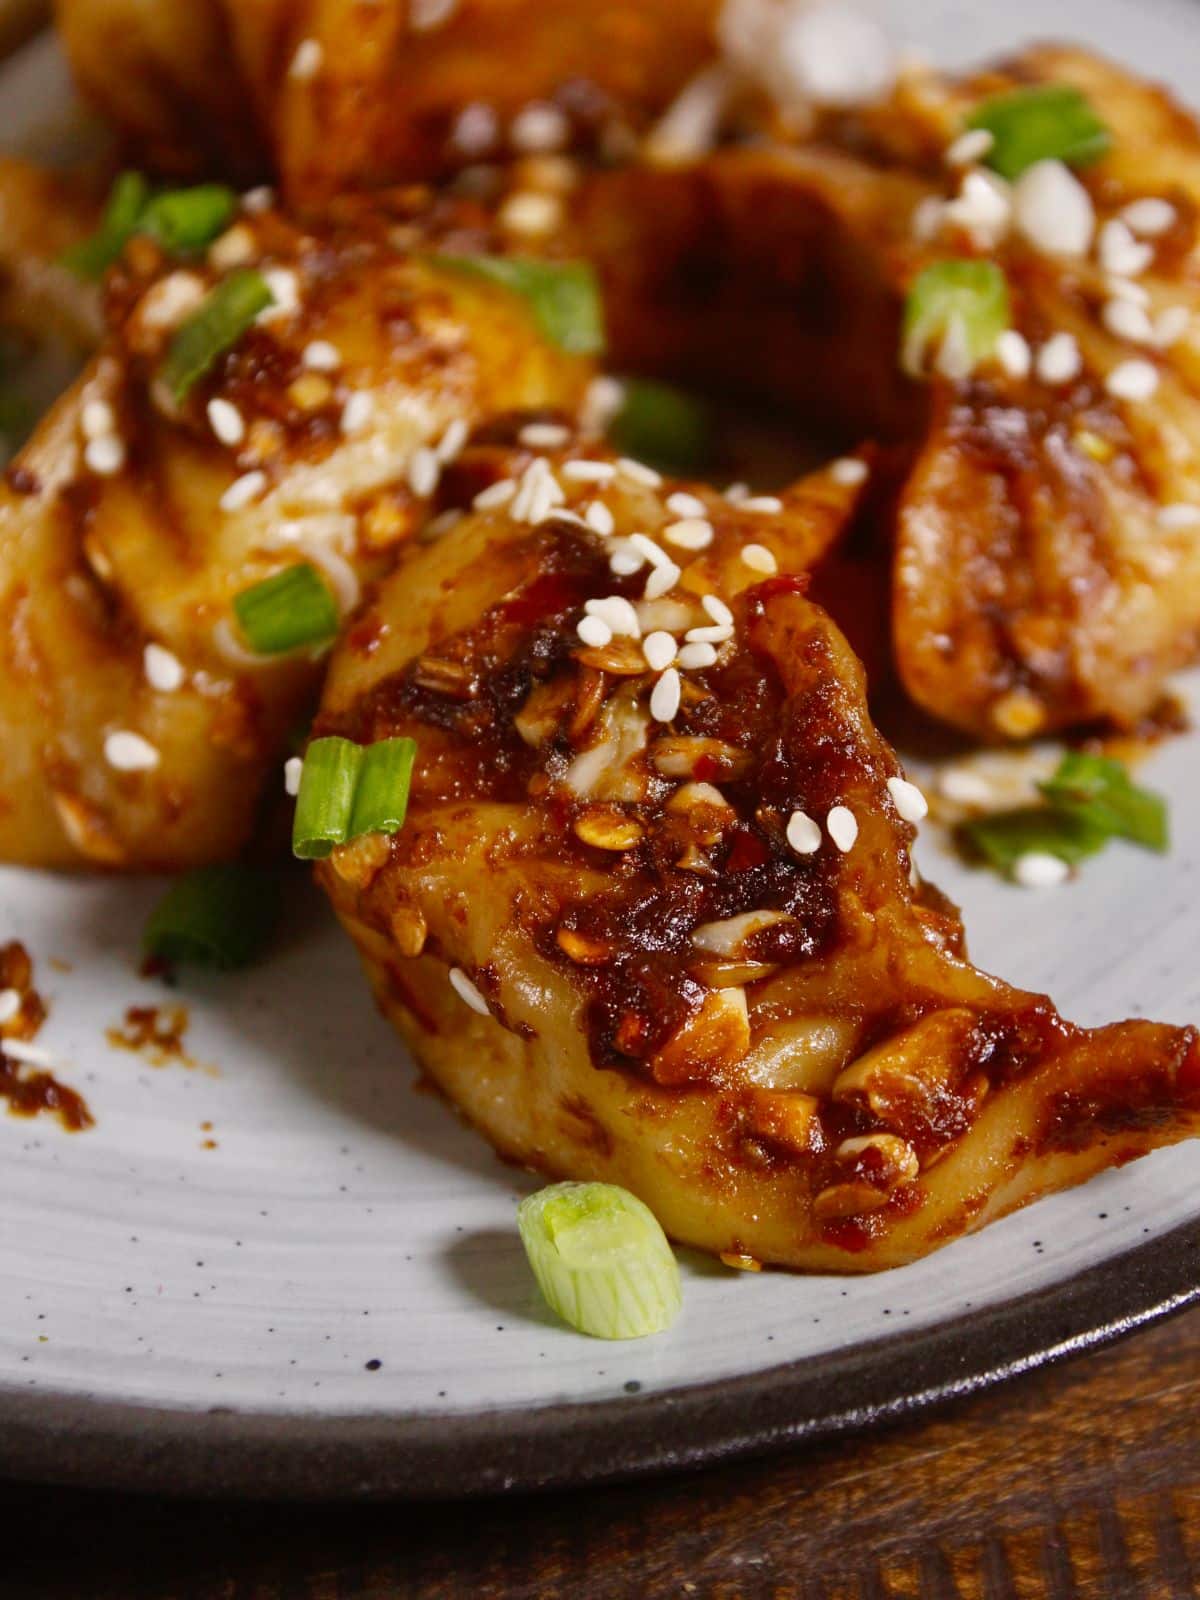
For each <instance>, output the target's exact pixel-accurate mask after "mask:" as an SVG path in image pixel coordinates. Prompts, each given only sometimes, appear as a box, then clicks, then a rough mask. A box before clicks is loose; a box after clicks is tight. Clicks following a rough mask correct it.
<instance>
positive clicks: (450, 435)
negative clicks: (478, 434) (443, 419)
mask: <svg viewBox="0 0 1200 1600" xmlns="http://www.w3.org/2000/svg"><path fill="white" fill-rule="evenodd" d="M470 434H471V428H470V424H469V423H468V422H467V420H466V418H465V417H455V418H454V420H453V422H450V423H447V425H446V431H445V433H443V434H442V437H441V438H440V439H439V440H438V442H437V458H438V460H439V461H440V462H441V463H442V465H443V466H447V465H448V464H449V463H450V462H451V461H455V460H457V459H458V457H459V456H460V455H461V454H462V448H463V445H465V444H466V442H467V440H468V438H469V437H470Z"/></svg>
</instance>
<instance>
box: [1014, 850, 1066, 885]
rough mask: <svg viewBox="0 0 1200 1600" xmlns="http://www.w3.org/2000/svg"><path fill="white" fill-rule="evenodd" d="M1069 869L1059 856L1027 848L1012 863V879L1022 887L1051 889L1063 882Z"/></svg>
mask: <svg viewBox="0 0 1200 1600" xmlns="http://www.w3.org/2000/svg"><path fill="white" fill-rule="evenodd" d="M1070 874H1071V869H1070V867H1068V865H1067V863H1066V862H1065V861H1064V860H1062V858H1061V857H1060V856H1052V855H1050V854H1048V853H1047V852H1046V851H1044V850H1027V851H1026V852H1025V854H1024V855H1022V856H1018V857H1017V859H1016V861H1015V862H1014V863H1013V874H1012V875H1013V879H1014V881H1015V882H1017V883H1019V884H1020V885H1021V887H1022V888H1023V889H1052V888H1055V887H1056V886H1057V885H1058V884H1060V883H1064V882H1065V881H1066V880H1067V878H1068V877H1069V876H1070Z"/></svg>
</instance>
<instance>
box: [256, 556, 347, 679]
mask: <svg viewBox="0 0 1200 1600" xmlns="http://www.w3.org/2000/svg"><path fill="white" fill-rule="evenodd" d="M233 609H234V612H235V614H236V616H237V619H238V622H239V624H240V626H241V630H242V632H243V633H244V634H245V636H246V642H247V644H249V646H250V648H251V650H254V651H256V652H257V654H259V655H260V656H278V655H282V654H283V653H284V652H285V651H287V650H298V649H299V648H300V647H301V646H302V645H312V644H324V643H326V641H327V640H329V639H332V638H333V637H334V635H335V634H336V633H337V630H338V609H337V602H336V601H335V600H334V598H333V595H332V594H331V593H330V589H329V585H328V584H327V583H326V582H325V580H324V578H323V577H322V576H321V574H320V573H319V572H318V571H317V569H316V567H314V566H313V565H312V563H311V562H309V561H299V562H297V563H296V565H295V566H291V567H284V569H283V571H282V572H277V573H276V574H275V576H274V577H273V578H264V579H263V581H262V582H261V583H255V584H251V586H250V588H248V589H243V590H242V591H241V593H240V594H236V595H234V597H233Z"/></svg>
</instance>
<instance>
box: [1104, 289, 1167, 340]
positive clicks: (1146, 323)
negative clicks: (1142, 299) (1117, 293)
mask: <svg viewBox="0 0 1200 1600" xmlns="http://www.w3.org/2000/svg"><path fill="white" fill-rule="evenodd" d="M1101 320H1102V322H1103V323H1104V326H1105V327H1106V328H1107V329H1108V331H1109V333H1111V334H1112V335H1113V337H1114V338H1115V339H1124V340H1125V341H1126V342H1127V343H1129V344H1153V343H1154V342H1155V333H1154V324H1153V323H1152V322H1151V321H1150V316H1149V313H1148V312H1147V311H1146V310H1145V308H1144V307H1143V306H1139V305H1135V304H1134V302H1133V301H1132V300H1124V299H1121V300H1109V301H1106V302H1105V306H1104V310H1103V311H1102V312H1101Z"/></svg>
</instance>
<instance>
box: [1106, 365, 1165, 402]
mask: <svg viewBox="0 0 1200 1600" xmlns="http://www.w3.org/2000/svg"><path fill="white" fill-rule="evenodd" d="M1104 387H1105V388H1106V389H1107V390H1108V392H1109V394H1111V395H1112V396H1113V398H1114V399H1116V400H1130V401H1138V400H1149V399H1150V397H1151V395H1152V394H1153V393H1154V391H1155V390H1156V389H1157V388H1158V368H1157V367H1156V366H1153V365H1152V364H1151V363H1150V362H1149V361H1122V362H1119V363H1118V365H1117V366H1115V367H1114V368H1113V369H1112V371H1111V372H1110V373H1109V375H1108V377H1107V378H1105V380H1104Z"/></svg>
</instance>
